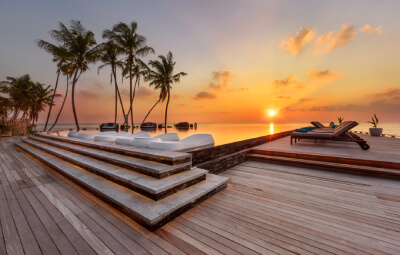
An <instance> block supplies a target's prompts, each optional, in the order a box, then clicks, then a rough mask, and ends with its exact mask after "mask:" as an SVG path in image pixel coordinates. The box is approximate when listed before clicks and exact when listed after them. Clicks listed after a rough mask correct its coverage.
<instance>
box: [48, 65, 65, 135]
mask: <svg viewBox="0 0 400 255" xmlns="http://www.w3.org/2000/svg"><path fill="white" fill-rule="evenodd" d="M60 71H61V69H60V68H59V69H58V72H57V80H56V86H55V87H54V92H53V96H52V97H51V103H50V108H49V113H48V114H47V119H46V124H45V125H44V132H46V129H47V124H48V123H49V119H50V114H51V108H52V107H53V101H54V97H55V95H56V92H57V86H58V78H59V77H60Z"/></svg>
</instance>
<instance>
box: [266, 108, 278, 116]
mask: <svg viewBox="0 0 400 255" xmlns="http://www.w3.org/2000/svg"><path fill="white" fill-rule="evenodd" d="M267 113H268V116H270V117H274V116H275V115H276V114H277V113H278V111H277V110H275V109H267Z"/></svg>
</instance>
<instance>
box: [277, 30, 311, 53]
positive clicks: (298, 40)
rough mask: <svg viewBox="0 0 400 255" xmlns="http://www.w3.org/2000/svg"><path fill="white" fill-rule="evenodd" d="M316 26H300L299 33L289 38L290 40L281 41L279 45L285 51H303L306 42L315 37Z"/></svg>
mask: <svg viewBox="0 0 400 255" xmlns="http://www.w3.org/2000/svg"><path fill="white" fill-rule="evenodd" d="M315 31H316V29H315V28H304V29H303V28H300V30H299V31H297V33H296V34H295V35H294V36H293V37H291V38H289V39H288V40H286V41H285V40H282V41H281V42H280V43H279V47H281V48H283V51H287V52H289V53H291V54H293V55H298V54H300V53H301V51H302V49H303V47H304V45H305V43H307V42H309V41H311V40H312V39H314V37H315V35H316V33H315Z"/></svg>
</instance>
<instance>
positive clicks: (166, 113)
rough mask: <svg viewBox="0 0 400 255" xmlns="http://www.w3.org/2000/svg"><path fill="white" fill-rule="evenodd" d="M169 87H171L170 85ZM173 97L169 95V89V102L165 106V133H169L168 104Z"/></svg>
mask: <svg viewBox="0 0 400 255" xmlns="http://www.w3.org/2000/svg"><path fill="white" fill-rule="evenodd" d="M168 87H169V85H168ZM170 97H171V95H170V93H169V88H168V100H167V106H165V133H167V116H168V104H169V99H170Z"/></svg>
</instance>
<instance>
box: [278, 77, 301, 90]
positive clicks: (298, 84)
mask: <svg viewBox="0 0 400 255" xmlns="http://www.w3.org/2000/svg"><path fill="white" fill-rule="evenodd" d="M272 84H273V85H275V88H280V87H288V86H290V85H293V84H296V86H295V87H296V88H303V87H304V86H303V85H302V84H301V82H299V81H296V76H294V75H289V76H288V77H286V78H285V79H283V80H278V79H275V80H274V81H273V82H272Z"/></svg>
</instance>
